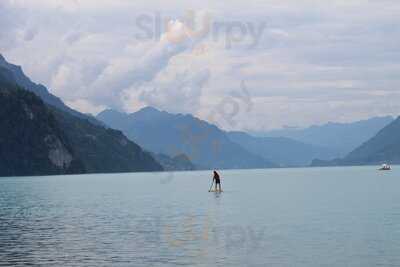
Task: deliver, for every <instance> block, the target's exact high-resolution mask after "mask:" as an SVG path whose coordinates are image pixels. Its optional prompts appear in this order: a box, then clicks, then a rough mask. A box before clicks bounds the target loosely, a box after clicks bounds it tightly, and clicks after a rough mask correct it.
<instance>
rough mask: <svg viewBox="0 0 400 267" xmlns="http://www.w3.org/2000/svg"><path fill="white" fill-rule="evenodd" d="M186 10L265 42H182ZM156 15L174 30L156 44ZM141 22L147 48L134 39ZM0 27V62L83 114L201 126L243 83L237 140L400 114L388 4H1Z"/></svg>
mask: <svg viewBox="0 0 400 267" xmlns="http://www.w3.org/2000/svg"><path fill="white" fill-rule="evenodd" d="M191 8H193V9H194V10H200V9H201V10H209V11H210V13H211V14H212V20H213V22H218V23H220V24H221V23H225V25H226V23H230V22H235V23H237V22H239V23H243V24H246V25H247V24H248V23H252V24H253V26H257V25H260V23H261V22H265V23H266V25H267V26H266V30H265V32H263V35H262V36H261V39H260V40H261V41H260V44H259V45H258V46H256V47H254V48H251V49H249V46H248V45H247V43H245V42H243V43H240V42H238V43H235V44H234V45H233V46H232V49H230V50H227V49H226V43H225V41H226V39H224V38H223V37H221V38H220V39H218V40H214V39H213V38H212V35H210V36H208V38H205V39H201V42H200V40H193V39H191V38H188V37H191V36H190V34H189V36H188V32H187V31H186V30H185V22H184V20H182V17H184V16H185V11H186V10H188V9H191ZM158 10H164V12H163V13H162V12H161V13H160V12H158ZM203 13H204V12H203ZM157 14H158V15H160V16H161V20H162V19H164V18H171V19H172V22H171V25H170V27H169V28H167V29H169V30H170V32H169V34H167V35H164V36H163V37H162V38H161V40H158V39H157V38H156V37H157V34H156V33H157V27H158V26H160V25H158V24H157V23H158V21H157V19H158V17H157ZM141 15H145V16H146V17H147V18H148V19H150V20H149V21H148V23H149V24H148V25H146V26H147V28H146V29H147V30H149V31H151V32H150V33H151V37H152V38H151V39H147V40H139V39H137V38H136V37H137V33H138V32H139V33H141V34H143V29H141V28H138V25H137V20H136V19H137V18H138V17H140V16H141ZM197 19H199V21H200V22H197V21H196V22H197V23H201V18H197ZM160 23H161V26H163V23H164V22H163V21H161V22H160ZM0 25H1V32H0V52H1V53H4V54H5V56H6V58H8V59H9V60H10V61H12V62H15V63H17V64H19V65H22V66H23V68H24V70H25V71H26V72H27V74H28V75H29V76H30V77H32V79H33V80H35V81H37V82H41V83H43V84H45V85H47V86H49V89H50V90H51V92H53V93H54V94H56V95H59V96H60V97H62V99H64V100H65V101H66V102H67V103H68V104H70V105H72V106H74V107H75V108H78V109H81V110H82V111H85V112H86V111H93V112H97V111H98V110H99V109H101V108H104V107H106V106H107V107H114V108H124V109H126V110H129V111H133V110H136V109H137V108H139V107H142V106H144V105H146V104H148V105H155V106H157V107H159V108H163V109H166V110H170V111H179V112H191V113H195V114H196V115H199V116H201V117H203V118H207V116H208V115H209V111H210V110H213V109H215V107H216V106H218V104H220V103H221V101H223V100H224V99H226V98H229V97H230V95H231V93H232V91H234V92H236V91H238V90H240V83H241V81H242V80H244V81H246V84H247V87H248V89H249V91H250V93H251V95H252V100H253V102H254V108H253V109H252V110H251V111H249V112H247V111H246V112H245V109H244V108H241V112H240V114H238V115H237V116H236V118H235V120H236V122H237V123H236V124H235V126H234V127H236V128H244V129H254V130H262V129H267V128H271V127H280V126H282V125H297V126H305V125H308V124H313V123H322V122H324V121H338V120H342V121H349V120H356V119H360V118H365V117H368V116H374V115H384V114H397V113H400V107H399V106H398V105H395V104H393V105H385V103H387V102H388V101H389V100H390V101H391V102H393V103H394V102H396V101H397V102H399V101H400V95H399V94H397V92H398V89H399V88H398V87H399V84H400V78H399V76H398V73H399V71H400V62H399V61H400V54H399V53H398V45H399V41H400V32H399V31H400V3H399V2H398V1H394V0H393V1H392V0H386V1H368V0H333V1H329V2H326V1H315V0H284V1H282V0H266V1H257V0H247V1H244V0H233V1H229V4H226V2H221V1H200V0H189V1H185V2H178V1H169V2H168V4H166V3H165V2H162V1H159V0H147V1H129V0H116V1H108V0H100V1H99V0H96V1H95V0H85V1H83V0H75V1H63V0H62V1H61V0H38V1H29V0H2V1H0ZM255 28H256V27H255ZM160 30H162V29H160ZM211 30H212V29H211ZM220 34H221V36H223V35H222V33H220ZM246 37H247V39H248V37H249V36H246ZM247 41H248V40H247ZM377 92H379V93H378V94H379V95H380V96H378V95H377ZM389 96H390V97H389ZM371 106H373V107H374V108H371ZM219 123H220V124H221V125H223V126H224V127H226V128H231V127H232V125H229V123H228V124H227V123H226V121H224V120H223V119H222V120H220V121H219Z"/></svg>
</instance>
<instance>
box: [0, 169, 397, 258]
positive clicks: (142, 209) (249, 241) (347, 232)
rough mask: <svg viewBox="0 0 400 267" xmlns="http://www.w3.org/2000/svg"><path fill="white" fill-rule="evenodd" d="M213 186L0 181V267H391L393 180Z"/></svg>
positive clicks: (297, 177) (301, 179)
mask: <svg viewBox="0 0 400 267" xmlns="http://www.w3.org/2000/svg"><path fill="white" fill-rule="evenodd" d="M222 174H223V183H224V184H223V187H224V190H225V191H224V192H223V193H215V192H211V193H209V192H207V190H208V188H209V183H210V179H211V178H210V173H208V172H181V173H175V174H173V179H171V180H170V182H168V183H162V182H160V181H163V178H165V177H163V175H167V174H160V173H158V174H115V175H114V174H112V175H80V176H57V177H24V178H0V265H46V264H47V265H55V266H64V265H68V266H71V265H72V266H73V265H75V266H82V265H85V266H87V265H93V266H110V265H113V266H174V265H184V266H185V265H186V266H321V265H327V266H343V265H346V266H372V265H394V266H396V265H400V256H399V255H400V253H398V251H399V248H400V231H399V226H400V212H399V210H400V209H399V208H400V194H398V188H400V187H399V185H400V181H399V179H398V177H400V176H399V172H397V171H393V172H390V173H380V172H376V171H375V170H374V168H369V167H364V168H325V169H287V170H285V169H280V170H251V171H225V172H223V173H222ZM168 175H171V174H168Z"/></svg>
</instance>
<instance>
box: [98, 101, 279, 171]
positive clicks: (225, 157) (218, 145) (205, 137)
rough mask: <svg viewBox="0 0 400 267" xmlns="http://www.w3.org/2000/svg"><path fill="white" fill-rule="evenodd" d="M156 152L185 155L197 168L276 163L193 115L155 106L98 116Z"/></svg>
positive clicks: (241, 166) (247, 166)
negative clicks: (170, 111)
mask: <svg viewBox="0 0 400 267" xmlns="http://www.w3.org/2000/svg"><path fill="white" fill-rule="evenodd" d="M96 118H97V119H98V120H100V121H102V122H104V123H105V124H106V125H108V126H110V127H112V128H115V129H119V130H121V131H123V132H124V133H125V134H126V135H127V136H128V137H129V138H131V139H132V140H133V141H135V142H137V143H138V144H141V145H142V146H143V147H144V148H145V149H146V150H149V151H152V152H154V153H161V154H166V155H169V156H176V155H179V154H185V155H187V156H188V157H189V159H190V161H191V162H193V163H194V164H195V165H196V166H198V168H207V169H212V168H218V169H227V168H229V169H240V168H268V167H276V166H277V165H276V164H274V163H272V162H270V161H268V160H266V159H264V158H263V157H261V156H259V155H256V154H253V153H251V152H249V151H247V150H246V149H244V148H243V147H242V146H240V145H239V144H237V143H235V142H232V141H231V140H230V138H229V137H228V136H227V134H226V133H225V132H224V131H222V130H221V129H219V128H218V127H217V126H215V125H213V124H210V123H208V122H206V121H203V120H200V119H198V118H195V117H193V116H192V115H183V114H171V113H168V112H165V111H159V110H157V109H155V108H152V107H146V108H143V109H141V110H139V111H137V112H135V113H131V114H126V113H122V112H118V111H115V110H105V111H103V112H101V113H100V114H98V115H97V117H96Z"/></svg>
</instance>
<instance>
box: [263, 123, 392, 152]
mask: <svg viewBox="0 0 400 267" xmlns="http://www.w3.org/2000/svg"><path fill="white" fill-rule="evenodd" d="M393 120H394V118H393V117H391V116H386V117H374V118H370V119H367V120H361V121H356V122H351V123H333V122H329V123H327V124H324V125H319V126H311V127H308V128H304V129H298V128H285V129H280V130H272V131H269V132H267V133H258V135H260V136H264V137H286V138H290V139H293V140H297V141H300V142H302V143H306V144H311V145H315V146H319V147H325V148H327V149H329V150H331V151H335V152H336V153H338V155H339V156H340V157H343V156H345V155H347V154H348V153H350V152H351V151H353V150H354V149H356V148H357V147H358V146H360V145H361V144H363V143H364V142H365V141H367V140H369V139H370V138H372V137H373V136H375V135H376V134H377V133H378V132H379V131H380V130H381V129H382V128H383V127H385V126H387V125H388V124H389V123H391V122H393Z"/></svg>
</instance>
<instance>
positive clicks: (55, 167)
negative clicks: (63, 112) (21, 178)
mask: <svg viewBox="0 0 400 267" xmlns="http://www.w3.org/2000/svg"><path fill="white" fill-rule="evenodd" d="M0 106H1V109H0V175H1V176H17V175H41V174H47V175H53V174H69V173H82V172H85V167H84V166H83V163H82V161H80V160H79V159H78V158H77V157H76V155H75V153H74V151H73V149H72V147H71V146H70V145H69V143H68V141H67V138H66V136H65V135H64V133H63V132H62V131H61V129H60V127H59V125H58V123H57V121H56V119H55V117H54V116H53V115H52V114H51V112H50V111H49V110H48V109H47V107H46V106H45V105H44V104H43V102H42V101H41V100H40V99H39V98H38V97H36V96H35V95H34V94H32V93H29V92H27V91H23V90H20V89H17V88H11V89H10V88H9V87H7V88H6V87H4V84H3V85H1V84H0Z"/></svg>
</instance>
